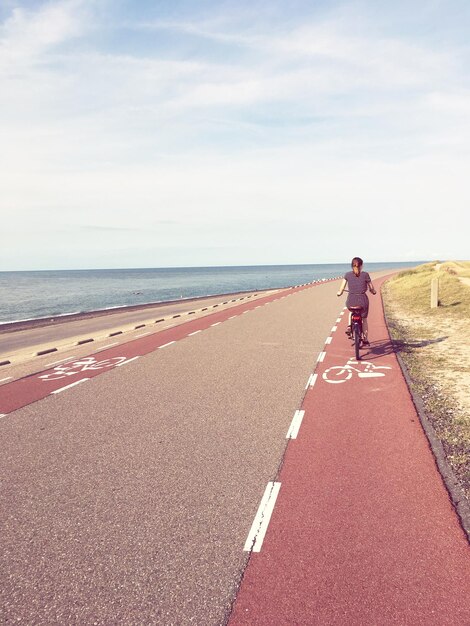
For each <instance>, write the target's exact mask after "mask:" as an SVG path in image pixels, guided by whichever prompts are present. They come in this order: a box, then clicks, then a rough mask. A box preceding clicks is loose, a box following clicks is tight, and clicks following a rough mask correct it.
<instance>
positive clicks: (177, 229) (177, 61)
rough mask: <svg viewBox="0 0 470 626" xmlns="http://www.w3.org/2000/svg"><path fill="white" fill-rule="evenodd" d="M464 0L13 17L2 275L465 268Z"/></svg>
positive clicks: (132, 5)
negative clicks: (443, 263) (355, 265)
mask: <svg viewBox="0 0 470 626" xmlns="http://www.w3.org/2000/svg"><path fill="white" fill-rule="evenodd" d="M468 32H470V3H469V2H468V0H461V1H460V0H455V1H454V0H445V1H444V0H414V1H413V2H409V0H407V1H402V0H395V1H394V2H390V1H388V0H370V1H369V0H360V1H351V2H334V1H327V0H318V1H312V0H308V1H307V0H291V1H290V2H285V1H284V0H283V1H279V0H269V1H264V0H263V1H258V0H250V1H249V2H247V1H246V0H236V1H233V2H232V1H223V0H218V1H217V2H215V1H208V0H199V1H198V2H193V1H192V0H191V1H190V0H186V1H184V0H183V1H180V0H171V1H168V2H167V1H164V0H160V1H155V0H153V1H150V0H139V1H136V0H52V1H50V2H41V1H40V0H34V1H21V2H19V1H15V0H2V2H1V3H0V271H1V270H6V271H8V270H36V269H38V270H39V269H79V268H84V269H88V268H120V267H172V266H211V265H258V264H290V263H332V262H347V261H349V260H350V259H351V258H352V257H353V256H356V255H359V256H361V257H362V258H363V259H364V260H365V261H366V262H367V260H369V261H374V262H378V261H415V260H434V259H469V258H470V243H469V241H470V210H469V209H470V71H469V70H470V43H469V41H470V40H469V39H468Z"/></svg>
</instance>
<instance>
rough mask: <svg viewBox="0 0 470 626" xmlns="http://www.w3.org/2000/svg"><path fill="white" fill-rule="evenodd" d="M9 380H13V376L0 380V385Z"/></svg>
mask: <svg viewBox="0 0 470 626" xmlns="http://www.w3.org/2000/svg"><path fill="white" fill-rule="evenodd" d="M10 378H13V376H7V377H6V378H2V379H0V383H3V382H5V381H6V380H10Z"/></svg>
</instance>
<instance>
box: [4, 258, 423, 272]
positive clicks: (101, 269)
mask: <svg viewBox="0 0 470 626" xmlns="http://www.w3.org/2000/svg"><path fill="white" fill-rule="evenodd" d="M429 262H430V261H429V260H412V261H408V260H405V261H391V260H387V261H369V260H368V261H364V266H367V265H387V264H389V263H391V264H394V265H395V264H400V265H401V264H403V263H409V264H410V265H414V264H416V265H419V264H422V263H429ZM349 264H350V261H335V262H327V261H324V262H321V263H260V264H251V265H250V264H243V265H240V264H237V265H160V266H153V267H152V266H147V267H138V266H135V267H134V266H132V267H75V268H60V269H58V268H48V269H44V268H43V269H21V270H19V269H15V270H0V274H11V273H23V272H24V273H32V272H114V271H116V272H122V271H128V270H137V271H145V270H150V271H153V270H186V269H188V270H198V269H225V268H231V269H239V268H256V267H259V268H262V267H316V266H321V265H329V266H344V265H349Z"/></svg>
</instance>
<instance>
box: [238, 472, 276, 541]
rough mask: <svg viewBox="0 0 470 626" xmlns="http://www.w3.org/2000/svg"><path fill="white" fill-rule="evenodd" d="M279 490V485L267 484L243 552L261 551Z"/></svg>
mask: <svg viewBox="0 0 470 626" xmlns="http://www.w3.org/2000/svg"><path fill="white" fill-rule="evenodd" d="M280 488H281V483H275V482H269V483H268V484H267V486H266V489H265V490H264V495H263V497H262V499H261V502H260V505H259V507H258V512H257V513H256V516H255V519H254V520H253V524H252V525H251V528H250V532H249V533H248V537H247V539H246V541H245V547H244V548H243V550H244V551H245V552H250V551H253V552H259V551H260V550H261V546H262V545H263V541H264V537H265V535H266V531H267V530H268V526H269V521H270V519H271V515H272V512H273V510H274V505H275V504H276V500H277V496H278V495H279V490H280Z"/></svg>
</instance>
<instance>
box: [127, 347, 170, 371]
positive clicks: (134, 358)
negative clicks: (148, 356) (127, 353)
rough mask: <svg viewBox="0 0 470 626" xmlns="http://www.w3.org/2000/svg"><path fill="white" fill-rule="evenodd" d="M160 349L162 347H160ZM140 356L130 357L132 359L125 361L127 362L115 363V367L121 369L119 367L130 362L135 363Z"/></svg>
mask: <svg viewBox="0 0 470 626" xmlns="http://www.w3.org/2000/svg"><path fill="white" fill-rule="evenodd" d="M160 347H162V346H160ZM139 356H140V355H137V356H134V357H132V359H127V361H122V363H116V367H121V365H127V364H128V363H131V361H135V360H136V359H138V358H139Z"/></svg>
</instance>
